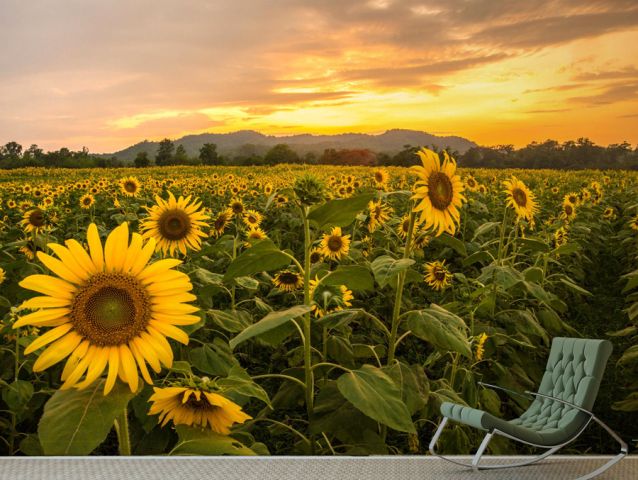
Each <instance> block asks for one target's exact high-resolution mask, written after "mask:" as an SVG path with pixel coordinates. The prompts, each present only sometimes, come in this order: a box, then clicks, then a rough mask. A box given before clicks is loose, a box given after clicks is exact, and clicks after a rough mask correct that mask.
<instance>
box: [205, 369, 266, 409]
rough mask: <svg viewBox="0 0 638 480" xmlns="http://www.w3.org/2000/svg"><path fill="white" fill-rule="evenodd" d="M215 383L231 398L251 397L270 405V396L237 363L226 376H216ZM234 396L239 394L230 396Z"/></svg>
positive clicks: (238, 399) (237, 399)
mask: <svg viewBox="0 0 638 480" xmlns="http://www.w3.org/2000/svg"><path fill="white" fill-rule="evenodd" d="M216 384H217V386H218V387H220V388H221V389H222V390H223V391H224V394H225V395H228V396H230V397H231V399H232V400H236V401H240V400H241V397H244V398H246V399H247V398H249V397H253V398H257V399H259V400H261V401H262V402H264V403H265V404H266V405H268V406H269V407H271V404H270V398H269V397H268V394H267V393H266V391H265V390H264V389H263V388H261V386H259V385H258V384H256V383H255V382H254V381H253V379H252V378H250V376H249V375H248V374H247V373H246V371H245V370H244V369H243V368H241V367H240V366H239V365H235V366H233V367H232V368H231V369H230V371H229V372H228V376H227V377H225V378H218V379H217V381H216ZM235 396H239V397H240V398H232V397H235ZM271 408H272V407H271Z"/></svg>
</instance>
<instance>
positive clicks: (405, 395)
mask: <svg viewBox="0 0 638 480" xmlns="http://www.w3.org/2000/svg"><path fill="white" fill-rule="evenodd" d="M383 371H384V372H385V373H387V374H388V375H389V376H390V378H391V379H392V381H393V382H394V384H395V385H396V386H397V387H399V390H400V391H401V398H402V399H403V401H404V402H405V405H406V406H407V407H408V411H409V412H410V413H411V414H412V415H414V414H415V413H416V412H417V411H418V410H420V409H422V408H423V407H424V406H425V404H426V403H427V401H428V396H429V394H430V384H429V382H428V379H427V377H426V376H425V372H424V371H423V367H422V366H421V365H411V366H410V365H407V364H405V363H403V362H396V363H394V364H393V365H392V366H390V367H384V368H383Z"/></svg>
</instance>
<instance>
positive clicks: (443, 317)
mask: <svg viewBox="0 0 638 480" xmlns="http://www.w3.org/2000/svg"><path fill="white" fill-rule="evenodd" d="M404 315H406V316H407V321H406V329H409V330H411V331H412V333H413V334H414V335H416V336H417V337H419V338H420V339H422V340H425V341H427V342H430V343H431V344H432V345H434V346H435V347H436V348H438V349H440V350H443V351H444V352H447V351H453V352H458V353H460V354H461V355H464V356H465V357H467V358H470V359H471V358H472V349H471V348H470V342H469V340H468V338H467V325H466V324H465V322H464V321H463V319H462V318H460V317H458V316H456V315H454V314H453V313H451V312H448V311H447V310H445V309H444V308H441V307H439V306H438V305H434V304H433V305H432V306H431V307H430V308H426V309H423V310H414V311H411V312H407V313H406V314H404Z"/></svg>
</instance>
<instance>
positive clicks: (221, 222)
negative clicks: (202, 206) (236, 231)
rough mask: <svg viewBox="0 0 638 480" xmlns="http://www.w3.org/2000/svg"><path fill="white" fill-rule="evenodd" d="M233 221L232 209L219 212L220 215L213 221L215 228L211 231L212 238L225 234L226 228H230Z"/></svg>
mask: <svg viewBox="0 0 638 480" xmlns="http://www.w3.org/2000/svg"><path fill="white" fill-rule="evenodd" d="M232 219H233V211H232V210H231V209H230V208H227V209H226V210H222V211H221V212H219V214H218V215H217V217H216V218H215V220H214V221H213V226H212V229H211V231H210V234H211V236H213V237H215V238H218V237H220V236H221V235H222V234H223V233H224V230H226V227H227V226H228V224H229V223H230V221H231V220H232Z"/></svg>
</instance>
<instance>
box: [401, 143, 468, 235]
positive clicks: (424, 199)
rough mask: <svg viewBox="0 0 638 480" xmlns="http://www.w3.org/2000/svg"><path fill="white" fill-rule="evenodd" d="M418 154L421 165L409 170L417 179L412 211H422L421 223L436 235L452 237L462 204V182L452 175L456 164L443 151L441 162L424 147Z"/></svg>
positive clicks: (459, 178)
mask: <svg viewBox="0 0 638 480" xmlns="http://www.w3.org/2000/svg"><path fill="white" fill-rule="evenodd" d="M417 153H418V155H419V157H420V158H421V162H422V163H423V166H415V167H411V169H412V170H413V171H414V172H415V173H416V175H417V176H418V177H419V180H417V182H416V183H415V185H414V195H413V196H412V199H413V200H417V201H419V203H418V204H417V205H416V206H415V207H414V211H415V212H421V216H420V223H424V225H425V228H426V229H429V228H432V229H433V230H435V235H436V236H439V235H441V234H442V233H443V232H448V233H450V234H451V235H453V234H454V232H455V231H456V224H458V223H459V221H460V212H459V208H460V207H461V205H462V204H463V202H464V201H465V197H464V196H463V195H462V192H463V182H462V181H461V177H459V176H458V175H456V174H455V172H456V162H455V161H454V159H452V158H450V156H449V155H448V154H447V153H446V152H443V155H444V160H443V162H442V163H441V161H440V158H439V155H438V154H436V153H435V152H433V151H432V150H428V149H427V148H423V149H421V150H420V151H419V152H417Z"/></svg>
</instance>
